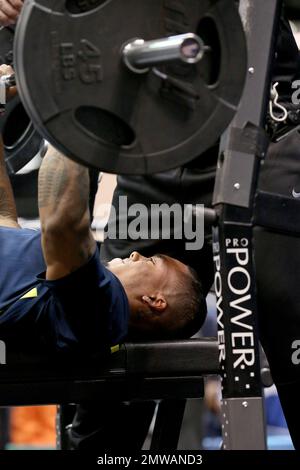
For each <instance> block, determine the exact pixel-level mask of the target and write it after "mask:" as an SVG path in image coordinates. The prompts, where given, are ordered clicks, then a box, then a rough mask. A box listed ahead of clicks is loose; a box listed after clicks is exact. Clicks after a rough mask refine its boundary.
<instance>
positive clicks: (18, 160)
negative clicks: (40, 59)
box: [0, 27, 43, 174]
mask: <svg viewBox="0 0 300 470" xmlns="http://www.w3.org/2000/svg"><path fill="white" fill-rule="evenodd" d="M13 43H14V28H13V27H7V28H0V64H7V65H13ZM0 132H1V135H2V138H3V144H4V152H5V161H6V165H7V168H8V170H9V172H10V173H11V174H13V173H16V172H17V171H19V170H20V169H21V168H23V167H24V166H25V165H26V164H27V163H28V162H29V161H30V160H31V159H32V158H33V157H35V155H36V154H37V153H38V152H39V149H40V147H41V144H42V142H43V138H42V137H41V135H40V134H38V132H37V131H36V130H35V129H34V127H33V124H32V122H31V121H30V118H29V116H28V114H27V113H26V111H25V109H24V106H23V104H22V102H21V100H20V98H19V97H18V96H16V97H14V98H13V99H12V100H11V101H10V102H9V103H7V104H6V107H5V113H4V114H3V115H1V116H0Z"/></svg>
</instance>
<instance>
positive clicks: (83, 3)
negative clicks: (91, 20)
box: [66, 0, 108, 15]
mask: <svg viewBox="0 0 300 470" xmlns="http://www.w3.org/2000/svg"><path fill="white" fill-rule="evenodd" d="M107 1H108V0H67V1H66V10H67V11H68V12H69V13H72V14H73V15H79V14H81V13H86V12H88V11H92V10H96V8H98V7H99V6H100V5H103V4H104V3H107Z"/></svg>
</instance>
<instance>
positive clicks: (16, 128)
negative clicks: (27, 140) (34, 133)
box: [3, 103, 31, 149]
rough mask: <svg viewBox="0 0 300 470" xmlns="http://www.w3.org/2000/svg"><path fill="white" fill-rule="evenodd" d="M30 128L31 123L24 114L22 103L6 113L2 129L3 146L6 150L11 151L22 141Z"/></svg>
mask: <svg viewBox="0 0 300 470" xmlns="http://www.w3.org/2000/svg"><path fill="white" fill-rule="evenodd" d="M29 128H31V121H30V119H29V116H28V114H27V113H26V111H25V109H24V106H23V105H22V103H18V104H17V106H16V107H15V108H14V109H13V110H12V111H11V112H9V113H8V116H7V119H6V122H5V125H4V129H3V144H4V147H5V148H7V149H13V148H14V147H16V146H17V145H18V143H19V142H20V141H21V140H23V138H24V136H25V135H26V134H27V132H28V129H29Z"/></svg>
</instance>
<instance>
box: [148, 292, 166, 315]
mask: <svg viewBox="0 0 300 470" xmlns="http://www.w3.org/2000/svg"><path fill="white" fill-rule="evenodd" d="M142 301H143V303H145V304H147V305H148V306H149V307H150V308H151V309H152V310H154V311H156V312H157V313H162V312H164V310H166V308H167V306H168V303H167V301H166V299H165V297H164V296H163V295H162V294H156V295H151V296H150V297H149V296H148V295H143V297H142Z"/></svg>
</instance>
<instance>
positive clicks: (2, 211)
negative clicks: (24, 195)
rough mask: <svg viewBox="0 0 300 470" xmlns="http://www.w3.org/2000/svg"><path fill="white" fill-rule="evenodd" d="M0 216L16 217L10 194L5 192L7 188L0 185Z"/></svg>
mask: <svg viewBox="0 0 300 470" xmlns="http://www.w3.org/2000/svg"><path fill="white" fill-rule="evenodd" d="M0 216H1V217H4V218H13V219H14V220H15V219H16V207H15V204H14V200H13V199H12V197H11V194H8V193H7V188H3V187H0Z"/></svg>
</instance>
